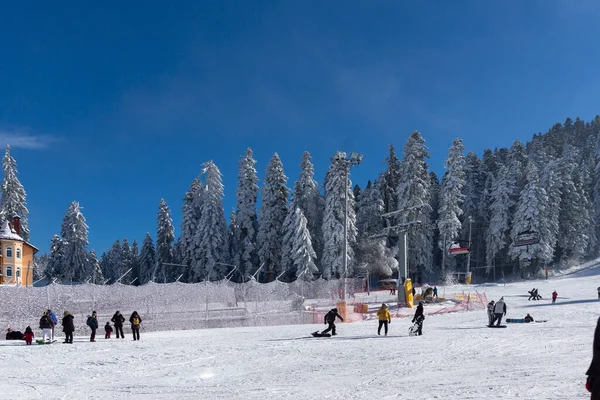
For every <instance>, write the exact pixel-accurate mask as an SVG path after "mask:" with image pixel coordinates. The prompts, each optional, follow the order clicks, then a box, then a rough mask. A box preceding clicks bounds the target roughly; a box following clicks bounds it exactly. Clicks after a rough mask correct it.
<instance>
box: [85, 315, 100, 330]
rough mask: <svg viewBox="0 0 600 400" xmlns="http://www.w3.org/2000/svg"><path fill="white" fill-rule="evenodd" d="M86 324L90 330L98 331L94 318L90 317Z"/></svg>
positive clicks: (96, 321)
mask: <svg viewBox="0 0 600 400" xmlns="http://www.w3.org/2000/svg"><path fill="white" fill-rule="evenodd" d="M86 324H87V326H89V327H90V328H92V329H98V320H97V319H96V317H93V316H91V315H90V316H89V317H88V319H87V321H86Z"/></svg>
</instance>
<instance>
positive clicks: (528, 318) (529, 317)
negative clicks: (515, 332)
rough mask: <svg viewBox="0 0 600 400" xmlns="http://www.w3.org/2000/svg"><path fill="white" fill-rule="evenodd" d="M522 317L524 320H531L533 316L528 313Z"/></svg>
mask: <svg viewBox="0 0 600 400" xmlns="http://www.w3.org/2000/svg"><path fill="white" fill-rule="evenodd" d="M523 319H524V320H525V322H533V317H532V316H531V315H529V314H527V315H526V316H525V318H523Z"/></svg>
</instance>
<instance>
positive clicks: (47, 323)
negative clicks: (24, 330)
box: [40, 315, 54, 329]
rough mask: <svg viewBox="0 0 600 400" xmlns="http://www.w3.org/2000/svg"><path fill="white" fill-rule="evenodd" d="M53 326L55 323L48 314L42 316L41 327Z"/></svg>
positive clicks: (50, 327) (49, 327)
mask: <svg viewBox="0 0 600 400" xmlns="http://www.w3.org/2000/svg"><path fill="white" fill-rule="evenodd" d="M52 328H54V323H53V322H52V319H51V318H50V317H49V316H47V315H44V316H42V318H40V329H52Z"/></svg>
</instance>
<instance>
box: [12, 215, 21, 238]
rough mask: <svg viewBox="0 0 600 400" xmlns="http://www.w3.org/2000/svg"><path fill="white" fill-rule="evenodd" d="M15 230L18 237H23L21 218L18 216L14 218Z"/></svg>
mask: <svg viewBox="0 0 600 400" xmlns="http://www.w3.org/2000/svg"><path fill="white" fill-rule="evenodd" d="M13 229H14V230H15V233H16V234H17V235H19V236H21V217H19V216H18V215H15V216H14V217H13Z"/></svg>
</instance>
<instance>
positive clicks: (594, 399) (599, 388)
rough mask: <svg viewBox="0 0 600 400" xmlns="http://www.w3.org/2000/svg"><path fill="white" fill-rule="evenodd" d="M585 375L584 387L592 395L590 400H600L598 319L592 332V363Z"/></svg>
mask: <svg viewBox="0 0 600 400" xmlns="http://www.w3.org/2000/svg"><path fill="white" fill-rule="evenodd" d="M585 374H586V375H587V376H588V377H587V381H586V383H585V387H586V388H587V390H588V391H589V392H590V393H592V396H591V400H600V319H598V323H597V324H596V330H595V332H594V347H593V353H592V363H591V364H590V367H589V368H588V370H587V372H586V373H585Z"/></svg>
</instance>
